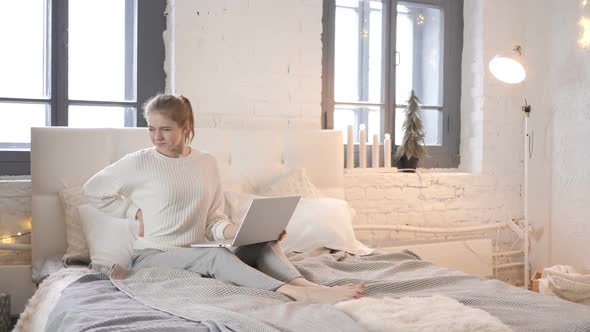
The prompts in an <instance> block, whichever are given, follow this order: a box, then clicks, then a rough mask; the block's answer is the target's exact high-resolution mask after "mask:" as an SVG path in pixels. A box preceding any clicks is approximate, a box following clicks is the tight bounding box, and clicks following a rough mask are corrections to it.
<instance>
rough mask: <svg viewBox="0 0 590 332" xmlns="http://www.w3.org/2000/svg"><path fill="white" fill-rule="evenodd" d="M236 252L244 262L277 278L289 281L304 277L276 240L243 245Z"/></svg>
mask: <svg viewBox="0 0 590 332" xmlns="http://www.w3.org/2000/svg"><path fill="white" fill-rule="evenodd" d="M234 253H235V254H236V256H237V257H238V258H239V259H240V260H242V262H244V263H246V264H248V265H250V266H252V267H255V268H256V269H258V270H259V271H261V272H263V273H264V274H267V275H269V276H271V277H273V278H275V279H277V280H281V281H283V282H288V283H289V282H291V281H292V280H295V279H303V277H302V276H301V273H299V271H297V269H296V268H295V267H294V266H293V264H291V262H290V261H289V259H287V257H286V256H285V254H284V253H283V251H282V250H281V247H280V246H279V244H278V242H276V241H271V242H266V243H256V244H251V245H247V246H241V247H238V248H236V249H235V251H234Z"/></svg>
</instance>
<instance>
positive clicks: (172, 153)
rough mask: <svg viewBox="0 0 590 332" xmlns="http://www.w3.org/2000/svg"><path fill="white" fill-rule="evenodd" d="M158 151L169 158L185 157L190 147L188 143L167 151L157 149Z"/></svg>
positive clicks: (189, 152)
mask: <svg viewBox="0 0 590 332" xmlns="http://www.w3.org/2000/svg"><path fill="white" fill-rule="evenodd" d="M156 149H157V148H156ZM158 152H159V153H161V154H163V155H165V156H166V157H170V158H182V157H187V156H188V155H190V154H191V147H190V146H188V145H185V144H183V145H182V146H179V147H176V148H173V149H171V150H168V151H160V150H158Z"/></svg>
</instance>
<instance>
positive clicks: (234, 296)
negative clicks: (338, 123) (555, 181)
mask: <svg viewBox="0 0 590 332" xmlns="http://www.w3.org/2000/svg"><path fill="white" fill-rule="evenodd" d="M290 259H291V261H292V262H293V263H294V265H295V266H296V267H297V269H298V270H299V271H300V272H301V273H302V274H303V276H304V277H306V278H307V279H309V280H312V281H314V282H317V283H321V284H324V285H331V286H332V285H343V284H346V283H350V282H358V281H361V280H363V281H365V283H366V284H367V289H366V296H371V297H384V296H388V297H395V298H399V297H404V296H433V295H444V296H447V297H450V298H453V299H455V300H457V301H459V302H461V303H463V304H465V305H467V306H470V307H474V308H479V309H482V310H484V311H486V312H488V313H490V314H491V315H492V316H495V317H497V318H499V319H500V320H501V321H502V322H503V323H504V324H506V325H508V326H509V327H511V328H512V329H513V330H515V331H590V309H589V308H588V307H586V306H582V305H578V304H574V303H570V302H566V301H563V300H560V299H558V298H554V297H549V296H544V295H540V294H537V293H533V292H529V291H527V290H524V289H520V288H516V287H512V286H510V285H507V284H505V283H502V282H499V281H496V280H487V279H484V278H481V277H478V276H472V275H465V274H463V273H460V272H457V271H451V270H448V269H445V268H441V267H437V266H435V265H432V264H430V263H428V262H424V261H422V260H420V259H419V258H418V257H417V256H416V255H414V254H412V253H411V252H402V253H390V254H374V255H370V256H363V257H359V256H352V255H348V254H346V253H343V252H327V251H316V252H312V253H306V254H297V255H292V256H290ZM424 319H428V316H425V317H424ZM113 330H117V331H163V330H165V331H322V332H324V331H351V332H352V331H363V328H362V327H361V326H360V325H358V324H357V323H356V322H355V321H354V320H353V319H352V318H350V317H349V316H347V315H346V314H344V313H343V312H341V311H339V310H338V309H337V308H335V307H334V306H331V305H319V304H313V305H312V304H303V303H297V302H293V301H290V300H289V299H288V298H286V297H285V296H282V295H280V294H277V293H274V292H269V291H264V290H257V289H249V288H243V287H236V286H234V285H229V284H227V283H223V282H220V281H217V280H214V279H209V278H202V277H200V276H199V275H198V274H195V273H191V272H187V271H183V270H173V269H163V268H146V269H141V270H137V271H126V270H124V269H122V268H119V267H116V268H114V269H113V270H112V271H111V272H110V273H109V274H105V273H95V274H90V275H86V276H84V277H82V278H81V279H80V280H78V281H77V282H75V283H73V284H72V285H70V286H69V287H68V288H66V289H65V290H64V292H63V295H62V297H61V298H60V300H59V302H58V304H57V305H56V307H55V309H54V310H53V312H52V313H51V315H50V317H49V320H48V324H47V331H113Z"/></svg>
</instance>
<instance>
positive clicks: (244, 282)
mask: <svg viewBox="0 0 590 332" xmlns="http://www.w3.org/2000/svg"><path fill="white" fill-rule="evenodd" d="M275 244H276V242H274V241H273V242H267V243H257V244H251V245H247V246H241V247H238V248H236V249H235V251H234V252H232V251H231V250H229V249H227V248H179V249H177V250H171V251H161V250H157V249H143V250H136V251H135V253H134V255H133V269H139V268H144V267H169V268H173V269H183V270H188V271H192V272H196V273H199V274H200V275H202V276H204V277H211V278H215V279H219V280H222V281H226V282H231V283H233V284H235V285H238V286H243V287H250V288H258V289H266V290H270V291H275V290H277V288H279V287H281V286H283V285H284V284H285V283H287V282H289V281H291V280H293V279H296V278H300V277H301V274H300V273H299V271H297V269H295V267H294V266H293V265H292V264H291V263H290V262H289V261H288V260H287V258H286V257H285V255H283V253H282V252H281V249H280V247H279V246H278V245H275Z"/></svg>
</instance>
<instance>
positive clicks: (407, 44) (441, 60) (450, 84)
mask: <svg viewBox="0 0 590 332" xmlns="http://www.w3.org/2000/svg"><path fill="white" fill-rule="evenodd" d="M323 24H324V33H323V35H322V42H323V46H324V48H323V49H324V53H323V54H324V55H323V91H322V112H323V118H322V127H323V128H326V129H340V130H342V131H343V132H345V133H346V128H347V127H348V126H349V125H352V126H353V128H354V132H355V142H358V133H357V130H358V127H359V125H360V124H364V125H365V126H366V128H367V133H368V135H367V137H372V136H373V135H374V134H378V135H379V136H380V137H381V141H383V138H384V135H385V133H390V134H391V137H392V138H393V140H394V142H395V143H396V144H399V143H400V142H401V139H402V137H403V131H402V124H403V120H404V112H403V111H404V109H405V106H406V101H407V99H408V97H409V95H410V91H411V90H412V89H413V90H414V91H415V92H416V95H417V96H418V97H419V98H420V99H421V101H422V103H423V106H422V120H423V123H424V128H425V134H426V138H425V144H426V145H427V149H428V152H429V154H430V157H429V158H427V159H426V160H423V161H422V162H421V165H423V166H425V167H457V166H458V164H459V134H460V93H461V92H460V91H461V53H462V46H463V1H462V0H411V1H397V0H324V18H323ZM344 139H345V140H346V137H344Z"/></svg>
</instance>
